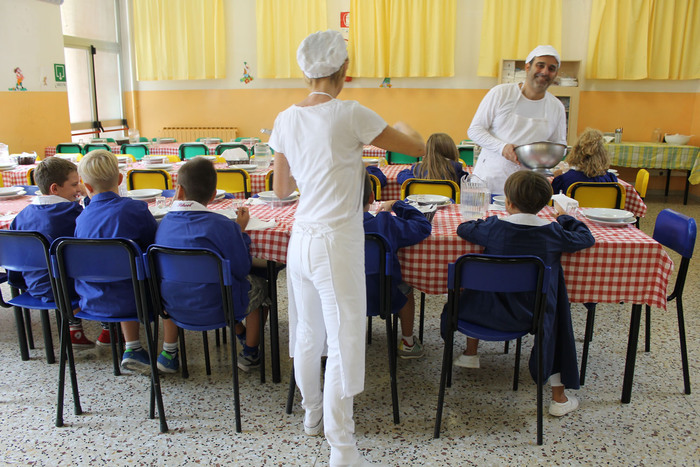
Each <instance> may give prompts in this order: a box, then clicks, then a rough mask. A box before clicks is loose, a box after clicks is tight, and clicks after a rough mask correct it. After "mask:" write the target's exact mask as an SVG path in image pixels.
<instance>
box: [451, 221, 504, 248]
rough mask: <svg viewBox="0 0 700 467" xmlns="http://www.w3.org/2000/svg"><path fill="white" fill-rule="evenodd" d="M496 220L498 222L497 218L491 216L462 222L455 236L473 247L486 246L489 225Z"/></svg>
mask: <svg viewBox="0 0 700 467" xmlns="http://www.w3.org/2000/svg"><path fill="white" fill-rule="evenodd" d="M496 220H498V218H497V217H495V216H491V217H488V218H486V219H476V220H473V221H467V222H463V223H461V224H459V227H457V235H459V236H460V237H462V238H463V239H465V240H466V241H468V242H470V243H474V244H475V245H481V246H486V242H487V241H488V237H489V231H490V230H491V229H490V226H491V223H493V222H495V221H496Z"/></svg>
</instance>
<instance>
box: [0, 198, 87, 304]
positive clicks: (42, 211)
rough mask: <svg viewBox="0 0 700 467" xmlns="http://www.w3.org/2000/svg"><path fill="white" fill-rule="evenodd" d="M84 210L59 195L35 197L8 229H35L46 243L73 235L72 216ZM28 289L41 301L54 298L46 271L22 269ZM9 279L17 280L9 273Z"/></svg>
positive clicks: (77, 204) (74, 217)
mask: <svg viewBox="0 0 700 467" xmlns="http://www.w3.org/2000/svg"><path fill="white" fill-rule="evenodd" d="M81 212H83V207H82V206H81V205H80V204H79V203H77V202H75V201H68V200H66V199H64V198H61V197H60V196H56V195H48V196H41V197H37V198H36V199H35V200H34V201H33V202H32V204H30V205H28V206H27V207H25V208H24V209H22V210H21V211H20V212H19V214H17V217H15V218H14V220H13V221H12V224H10V229H11V230H35V231H37V232H40V233H42V234H43V235H44V237H46V239H47V240H48V241H49V243H51V242H53V241H54V240H55V239H57V238H59V237H72V236H73V232H74V231H75V220H76V218H77V217H78V216H79V215H80V213H81ZM22 279H24V283H25V285H26V287H27V289H26V290H27V292H29V294H30V295H31V296H32V297H35V298H39V299H41V300H42V301H44V302H52V301H54V296H53V291H52V290H51V282H50V281H49V271H48V270H46V271H28V272H24V273H22ZM10 282H12V283H16V282H15V279H13V278H12V277H11V279H10Z"/></svg>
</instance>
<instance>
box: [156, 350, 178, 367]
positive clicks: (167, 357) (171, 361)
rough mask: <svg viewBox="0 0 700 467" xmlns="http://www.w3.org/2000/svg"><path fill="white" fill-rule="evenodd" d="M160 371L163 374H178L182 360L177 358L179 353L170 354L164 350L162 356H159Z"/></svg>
mask: <svg viewBox="0 0 700 467" xmlns="http://www.w3.org/2000/svg"><path fill="white" fill-rule="evenodd" d="M157 365H158V371H160V372H161V373H177V370H178V369H179V368H180V359H179V358H177V351H175V352H174V353H170V352H168V351H166V350H163V351H162V352H161V353H160V355H158V361H157Z"/></svg>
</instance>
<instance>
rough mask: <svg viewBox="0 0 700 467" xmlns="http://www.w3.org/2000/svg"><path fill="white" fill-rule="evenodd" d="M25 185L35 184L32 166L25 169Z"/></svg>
mask: <svg viewBox="0 0 700 467" xmlns="http://www.w3.org/2000/svg"><path fill="white" fill-rule="evenodd" d="M27 185H36V181H35V180H34V167H31V168H30V169H29V170H27Z"/></svg>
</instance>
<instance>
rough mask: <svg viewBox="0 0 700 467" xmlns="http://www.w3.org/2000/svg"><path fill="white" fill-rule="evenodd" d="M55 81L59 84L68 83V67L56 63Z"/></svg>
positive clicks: (54, 68)
mask: <svg viewBox="0 0 700 467" xmlns="http://www.w3.org/2000/svg"><path fill="white" fill-rule="evenodd" d="M53 79H54V80H56V82H57V83H65V82H66V65H65V64H63V63H54V64H53Z"/></svg>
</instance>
